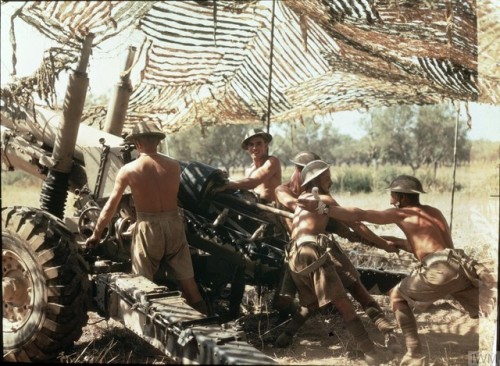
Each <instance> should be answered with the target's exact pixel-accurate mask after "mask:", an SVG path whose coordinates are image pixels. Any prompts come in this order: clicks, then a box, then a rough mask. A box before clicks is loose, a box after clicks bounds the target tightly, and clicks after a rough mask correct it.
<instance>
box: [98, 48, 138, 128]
mask: <svg viewBox="0 0 500 366" xmlns="http://www.w3.org/2000/svg"><path fill="white" fill-rule="evenodd" d="M135 51H136V48H135V47H132V46H130V47H129V48H128V54H127V58H126V60H125V67H124V71H123V72H122V73H121V75H120V81H119V82H118V83H117V84H116V86H115V89H114V91H113V94H112V96H111V98H110V99H109V104H108V113H107V114H106V122H105V124H104V131H105V132H109V133H111V134H113V135H115V136H120V135H121V133H122V130H123V125H124V123H125V117H126V115H127V108H128V102H129V100H130V94H132V85H131V83H130V69H131V68H132V63H133V61H134V58H135Z"/></svg>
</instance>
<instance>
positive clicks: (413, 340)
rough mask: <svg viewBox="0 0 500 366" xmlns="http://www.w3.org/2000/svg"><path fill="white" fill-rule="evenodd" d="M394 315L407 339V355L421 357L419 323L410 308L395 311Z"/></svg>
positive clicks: (404, 307)
mask: <svg viewBox="0 0 500 366" xmlns="http://www.w3.org/2000/svg"><path fill="white" fill-rule="evenodd" d="M394 315H395V317H396V320H397V321H398V323H399V327H400V328H401V331H402V332H403V336H404V337H405V343H406V350H407V354H410V355H421V354H422V345H421V343H420V338H419V336H418V332H417V322H416V320H415V316H414V315H413V313H412V311H411V309H410V307H409V306H407V305H406V306H400V307H399V308H397V309H395V310H394Z"/></svg>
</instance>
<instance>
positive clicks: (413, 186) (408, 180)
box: [387, 175, 425, 194]
mask: <svg viewBox="0 0 500 366" xmlns="http://www.w3.org/2000/svg"><path fill="white" fill-rule="evenodd" d="M387 190H389V191H391V192H399V193H410V194H419V193H425V192H424V189H423V188H422V183H420V181H419V180H418V179H417V178H415V177H412V176H411V175H400V176H398V177H396V178H395V179H394V180H393V181H392V182H391V185H390V186H389V188H387Z"/></svg>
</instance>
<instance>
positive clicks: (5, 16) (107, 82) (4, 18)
mask: <svg viewBox="0 0 500 366" xmlns="http://www.w3.org/2000/svg"><path fill="white" fill-rule="evenodd" d="M7 5H9V4H7ZM12 9H13V7H8V6H5V5H2V8H1V10H2V11H1V22H0V28H1V44H0V45H1V53H0V55H1V57H0V59H1V74H0V81H1V84H2V85H4V84H5V83H8V82H9V81H11V80H12V77H11V74H12V69H13V67H12V60H11V58H12V56H11V55H12V47H11V44H10V41H9V31H10V14H11V12H12ZM15 27H16V28H15V29H16V39H17V66H16V70H17V76H18V77H22V76H28V75H30V74H31V73H33V71H34V70H35V69H36V68H37V67H38V65H39V62H40V60H41V58H42V54H43V51H44V50H45V49H47V48H49V47H50V46H54V45H55V44H54V43H52V42H51V41H50V40H49V39H47V38H45V37H44V36H43V35H41V34H39V33H38V32H37V31H36V30H35V29H34V28H31V27H30V26H28V25H26V24H24V23H23V22H22V21H20V20H18V21H17V22H16V24H15ZM113 42H114V43H113ZM133 42H134V41H133V40H132V44H131V43H128V42H121V41H119V40H118V41H117V40H114V41H108V42H107V44H106V43H105V44H103V45H102V46H101V48H100V49H96V48H95V49H94V50H93V54H92V56H91V57H90V60H89V68H88V77H89V86H90V89H89V91H88V93H87V95H89V94H92V95H94V96H100V95H103V94H109V93H111V90H112V88H113V86H114V85H115V84H116V83H117V82H118V79H119V72H120V71H122V70H123V66H124V63H125V57H126V50H127V48H128V46H130V45H135V46H136V47H137V49H139V44H138V43H137V42H136V44H133ZM135 71H136V72H137V71H138V70H135ZM131 81H132V84H133V83H134V74H132V75H131ZM67 82H68V74H61V75H60V79H59V81H58V84H57V90H58V97H59V99H62V97H63V96H64V93H65V90H66V86H67ZM366 113H368V112H367V111H346V112H337V113H334V114H333V115H332V117H333V118H332V120H331V125H332V127H334V128H336V129H337V130H338V131H339V133H341V134H346V135H350V136H352V137H353V138H355V139H359V138H361V137H362V136H363V135H364V131H363V129H362V128H361V127H360V124H359V123H358V121H359V120H360V119H361V117H362V116H363V115H364V114H366ZM469 113H470V114H471V116H472V128H471V129H470V130H469V132H468V137H469V138H470V139H472V140H478V139H484V140H489V141H498V142H500V106H494V105H488V104H479V103H473V102H470V103H469ZM460 115H461V117H463V119H464V120H465V119H466V113H465V107H464V103H461V108H460Z"/></svg>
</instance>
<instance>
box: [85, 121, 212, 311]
mask: <svg viewBox="0 0 500 366" xmlns="http://www.w3.org/2000/svg"><path fill="white" fill-rule="evenodd" d="M164 138H165V134H164V133H163V132H162V131H161V130H160V129H159V128H158V127H157V126H156V125H155V124H153V123H148V122H141V123H139V124H137V125H136V126H135V127H134V128H133V130H132V133H131V134H130V135H129V136H127V138H126V141H128V142H133V143H135V146H136V149H137V151H138V152H139V153H140V155H139V157H138V158H137V159H136V160H134V161H132V162H130V163H128V164H125V165H124V166H123V167H121V168H120V170H119V171H118V174H117V176H116V180H115V185H114V187H113V191H112V192H111V195H110V196H109V199H108V201H107V202H106V204H105V205H104V207H103V209H102V211H101V214H100V215H99V218H98V220H97V224H96V227H95V229H94V232H93V233H92V236H91V237H89V238H88V239H87V241H86V245H87V247H93V246H95V245H97V244H98V243H99V241H100V239H101V235H102V233H103V231H104V229H105V228H106V227H107V226H108V224H109V222H110V221H111V219H112V217H113V215H114V214H115V212H116V210H117V208H118V205H119V203H120V200H121V198H122V195H123V192H124V191H125V189H126V188H127V186H129V187H130V189H131V192H132V198H133V200H134V204H135V208H136V211H137V221H136V224H135V227H134V229H133V232H132V249H131V252H132V271H133V272H134V273H136V274H138V275H142V276H144V277H146V278H147V279H149V280H151V281H152V280H153V276H154V275H155V273H156V272H157V271H158V269H159V267H160V263H161V262H162V261H165V264H166V268H167V269H168V271H170V273H171V274H172V275H173V277H174V278H175V279H176V280H177V281H178V283H179V286H180V289H181V292H182V293H183V295H184V297H185V298H186V301H187V303H188V304H189V305H190V306H192V307H193V308H194V309H196V310H198V311H199V312H201V313H203V314H207V306H206V303H205V301H204V300H203V298H202V297H201V294H200V292H199V290H198V286H197V285H196V282H195V280H194V271H193V265H192V262H191V254H190V253H189V246H188V243H187V240H186V233H185V231H184V222H183V219H182V216H181V213H180V211H179V208H178V207H177V193H178V191H179V184H180V166H179V164H178V163H177V162H176V161H175V160H173V159H171V158H169V157H167V156H165V155H162V154H159V153H158V152H157V146H158V144H159V142H160V141H161V140H163V139H164Z"/></svg>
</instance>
